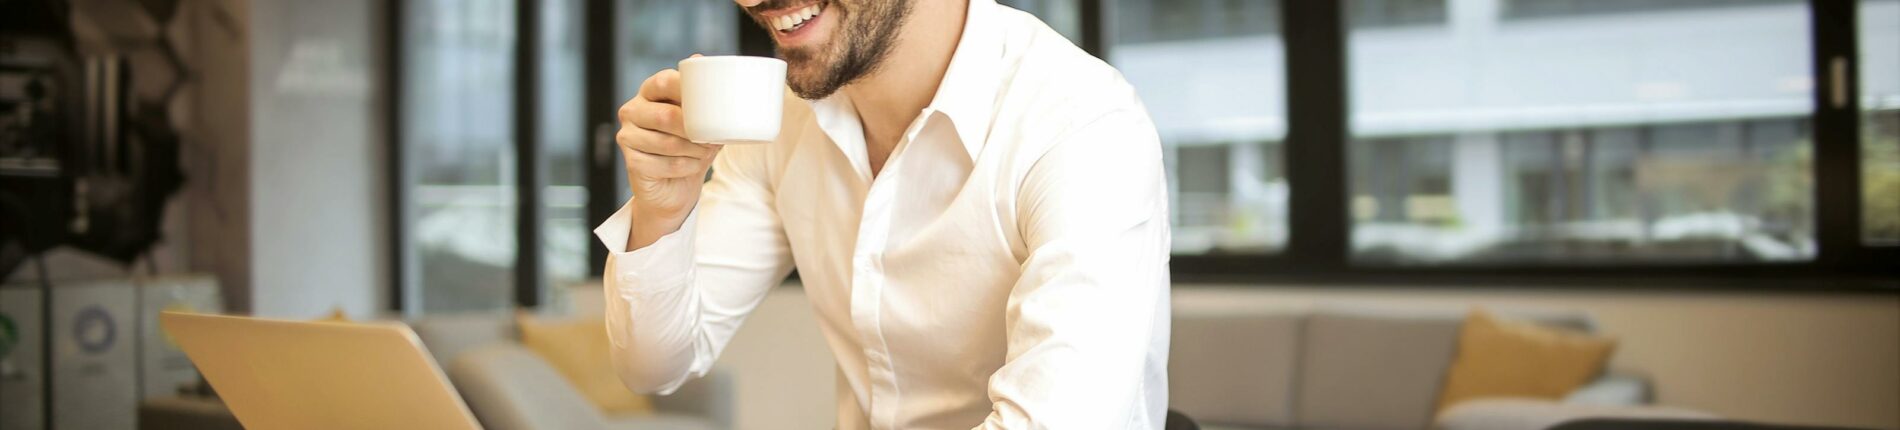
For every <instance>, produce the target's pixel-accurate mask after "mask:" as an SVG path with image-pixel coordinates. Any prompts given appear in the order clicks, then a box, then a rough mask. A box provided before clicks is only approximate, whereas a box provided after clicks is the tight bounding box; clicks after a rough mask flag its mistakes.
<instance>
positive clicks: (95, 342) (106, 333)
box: [73, 305, 119, 354]
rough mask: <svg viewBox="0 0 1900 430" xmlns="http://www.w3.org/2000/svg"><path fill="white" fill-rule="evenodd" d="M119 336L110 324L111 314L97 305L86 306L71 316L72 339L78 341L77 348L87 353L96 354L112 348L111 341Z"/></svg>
mask: <svg viewBox="0 0 1900 430" xmlns="http://www.w3.org/2000/svg"><path fill="white" fill-rule="evenodd" d="M118 336H119V333H118V329H117V328H116V327H114V326H113V324H112V314H109V313H106V310H105V308H101V307H99V306H98V305H93V306H87V307H86V308H85V309H80V310H79V315H78V316H75V317H73V340H76V341H78V343H79V350H81V351H85V352H86V353H87V354H98V353H102V352H106V350H108V349H112V341H114V340H116V338H117V337H118Z"/></svg>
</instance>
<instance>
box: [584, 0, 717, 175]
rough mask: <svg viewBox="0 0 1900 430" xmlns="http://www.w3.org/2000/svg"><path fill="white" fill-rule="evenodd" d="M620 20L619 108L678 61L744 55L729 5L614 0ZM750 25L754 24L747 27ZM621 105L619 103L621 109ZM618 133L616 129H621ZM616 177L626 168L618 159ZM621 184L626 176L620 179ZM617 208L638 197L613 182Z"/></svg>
mask: <svg viewBox="0 0 1900 430" xmlns="http://www.w3.org/2000/svg"><path fill="white" fill-rule="evenodd" d="M613 1H615V2H616V3H615V8H614V9H615V11H616V12H615V13H616V14H617V16H618V19H616V20H614V29H613V33H614V60H613V61H614V62H615V64H614V70H615V71H616V72H617V73H618V76H619V81H618V85H619V88H615V89H614V93H615V94H618V95H619V96H618V97H616V98H615V100H618V101H620V102H625V101H627V100H631V99H633V96H634V95H635V94H639V93H640V84H642V83H645V82H646V80H647V77H649V76H653V74H654V73H658V72H659V71H661V70H666V69H671V68H677V67H679V61H680V60H684V59H686V57H689V56H692V55H693V54H701V55H732V54H736V53H738V51H739V22H740V21H739V19H740V18H739V14H740V13H742V12H741V11H740V10H739V8H738V6H735V5H733V3H731V2H726V1H707V0H613ZM748 25H749V24H748ZM618 105H619V103H615V106H618ZM616 127H617V126H616ZM612 158H613V159H614V167H613V171H614V172H624V171H626V170H625V169H626V167H625V166H623V165H622V163H623V161H621V160H620V157H619V156H614V157H612ZM615 177H616V178H624V177H625V176H624V175H621V174H619V173H615ZM614 183H615V186H614V189H615V190H617V192H616V193H615V195H616V199H615V200H614V201H616V202H625V201H627V199H628V198H630V197H632V196H633V194H632V193H631V192H630V191H628V190H627V181H626V180H625V179H620V180H616V181H614Z"/></svg>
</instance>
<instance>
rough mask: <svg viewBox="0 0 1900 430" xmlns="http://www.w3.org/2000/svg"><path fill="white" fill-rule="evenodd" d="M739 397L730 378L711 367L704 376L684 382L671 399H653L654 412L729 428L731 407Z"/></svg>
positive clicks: (731, 425) (730, 375)
mask: <svg viewBox="0 0 1900 430" xmlns="http://www.w3.org/2000/svg"><path fill="white" fill-rule="evenodd" d="M738 395H739V394H738V389H737V388H736V387H735V386H734V384H733V381H732V374H731V373H728V372H726V371H724V370H721V369H719V368H717V367H714V368H713V369H712V370H711V371H708V372H706V376H701V377H699V378H696V379H693V380H691V381H686V384H684V385H680V388H679V390H678V391H674V392H673V394H671V395H665V396H658V395H656V396H653V409H654V410H655V411H658V412H663V413H674V414H681V415H690V416H695V417H703V418H706V419H708V420H711V421H712V422H713V424H714V427H715V428H732V427H733V424H734V417H733V403H734V402H735V399H737V398H738Z"/></svg>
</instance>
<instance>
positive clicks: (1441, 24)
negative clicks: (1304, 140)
mask: <svg viewBox="0 0 1900 430" xmlns="http://www.w3.org/2000/svg"><path fill="white" fill-rule="evenodd" d="M1350 5H1351V6H1350V7H1351V8H1352V10H1351V11H1349V13H1348V17H1349V19H1350V20H1352V23H1351V25H1350V29H1351V30H1350V31H1351V32H1350V35H1349V36H1348V42H1347V43H1348V44H1349V51H1350V54H1349V55H1350V58H1349V59H1348V61H1350V62H1351V64H1350V66H1349V67H1348V69H1349V70H1350V71H1351V72H1350V73H1351V76H1350V78H1349V79H1350V82H1349V85H1350V91H1351V93H1352V95H1351V103H1350V106H1351V112H1350V115H1351V128H1352V135H1353V141H1352V142H1351V143H1350V145H1351V147H1350V149H1349V151H1348V157H1349V160H1348V162H1349V163H1350V171H1349V173H1348V175H1349V182H1350V185H1349V186H1350V190H1351V191H1350V192H1351V193H1352V196H1351V199H1350V201H1351V211H1350V212H1351V215H1350V216H1351V221H1352V241H1353V243H1352V249H1353V253H1354V255H1353V257H1354V260H1355V261H1358V262H1365V263H1374V264H1442V263H1453V264H1455V263H1558V264H1563V263H1584V264H1602V263H1608V262H1745V261H1788V260H1806V259H1811V258H1813V256H1814V254H1815V247H1814V238H1813V235H1814V225H1813V224H1814V223H1813V219H1812V214H1813V210H1814V200H1813V194H1812V191H1811V190H1812V187H1813V181H1812V175H1811V170H1810V168H1809V158H1810V153H1809V147H1810V144H1809V142H1808V139H1809V137H1808V136H1809V133H1808V127H1809V117H1810V116H1811V114H1812V112H1813V106H1812V105H1813V102H1812V100H1811V96H1812V92H1813V87H1814V83H1813V80H1812V79H1811V77H1810V74H1811V72H1810V70H1809V69H1810V67H1811V66H1810V61H1811V60H1810V47H1809V29H1808V25H1809V20H1808V11H1807V6H1806V4H1805V2H1802V1H1799V0H1746V1H1700V0H1669V1H1647V0H1645V1H1633V0H1632V1H1620V0H1612V1H1602V0H1434V1H1423V0H1385V1H1377V0H1360V1H1354V2H1352V3H1351V4H1350ZM1433 17H1437V18H1433ZM1364 20H1376V21H1377V22H1361V21H1364ZM1375 24H1376V25H1375Z"/></svg>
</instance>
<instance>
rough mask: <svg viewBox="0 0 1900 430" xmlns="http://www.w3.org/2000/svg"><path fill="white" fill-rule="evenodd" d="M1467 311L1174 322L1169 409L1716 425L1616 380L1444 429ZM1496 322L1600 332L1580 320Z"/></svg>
mask: <svg viewBox="0 0 1900 430" xmlns="http://www.w3.org/2000/svg"><path fill="white" fill-rule="evenodd" d="M1465 311H1466V310H1465V309H1449V308H1409V307H1407V308H1401V307H1368V306H1355V305H1343V304H1331V305H1321V306H1316V307H1313V308H1310V309H1309V308H1299V309H1278V310H1244V311H1241V310H1234V311H1225V312H1214V311H1209V312H1200V313H1181V312H1177V313H1176V314H1175V315H1174V330H1173V334H1174V335H1173V351H1172V355H1171V357H1170V359H1169V363H1168V364H1169V366H1168V367H1169V396H1170V398H1169V400H1170V405H1171V407H1173V408H1174V409H1176V410H1179V411H1181V412H1183V413H1186V414H1187V415H1188V416H1190V417H1192V418H1193V419H1194V420H1195V421H1197V422H1198V423H1200V425H1201V426H1202V428H1208V429H1349V430H1387V429H1391V430H1410V429H1427V428H1438V427H1443V428H1447V429H1518V428H1522V429H1539V428H1545V427H1547V426H1548V425H1552V424H1556V423H1561V422H1564V421H1568V420H1573V419H1580V418H1589V417H1606V416H1607V417H1619V416H1633V417H1672V418H1704V417H1708V416H1707V415H1706V414H1700V413H1695V412H1692V411H1681V410H1673V409H1662V408H1655V407H1650V406H1645V405H1647V404H1648V403H1649V402H1650V400H1651V394H1650V393H1651V389H1650V386H1649V382H1648V381H1647V380H1646V379H1645V378H1643V377H1641V376H1638V375H1636V374H1632V373H1627V372H1608V373H1606V374H1605V375H1603V376H1602V377H1600V378H1599V379H1598V380H1596V381H1595V382H1593V383H1591V384H1589V385H1587V386H1585V387H1583V388H1581V389H1579V390H1577V391H1576V392H1574V393H1572V394H1571V395H1570V396H1569V398H1567V399H1564V400H1563V401H1528V400H1513V401H1511V402H1502V404H1500V402H1489V403H1488V405H1487V406H1485V407H1477V408H1467V409H1470V410H1471V411H1468V412H1467V411H1460V412H1461V413H1459V414H1450V413H1448V414H1446V416H1447V418H1452V417H1456V418H1457V419H1456V420H1450V421H1446V422H1439V421H1437V420H1436V418H1437V401H1438V394H1439V390H1440V388H1441V384H1442V383H1443V379H1444V374H1445V370H1446V369H1447V368H1448V367H1449V366H1450V365H1451V361H1452V358H1453V355H1454V354H1455V351H1456V347H1457V338H1458V330H1459V327H1460V324H1461V323H1462V321H1463V316H1464V313H1465ZM1494 311H1496V312H1497V313H1498V314H1500V315H1501V316H1503V317H1505V318H1514V319H1528V320H1532V321H1535V322H1538V323H1540V324H1546V325H1551V326H1559V327H1568V328H1573V329H1577V330H1584V331H1592V330H1594V328H1595V327H1594V324H1593V323H1592V322H1591V320H1590V318H1589V316H1587V315H1584V314H1581V313H1576V312H1531V311H1523V310H1512V309H1494ZM1500 400H1502V399H1500ZM1458 409H1459V408H1454V411H1457V410H1458Z"/></svg>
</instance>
